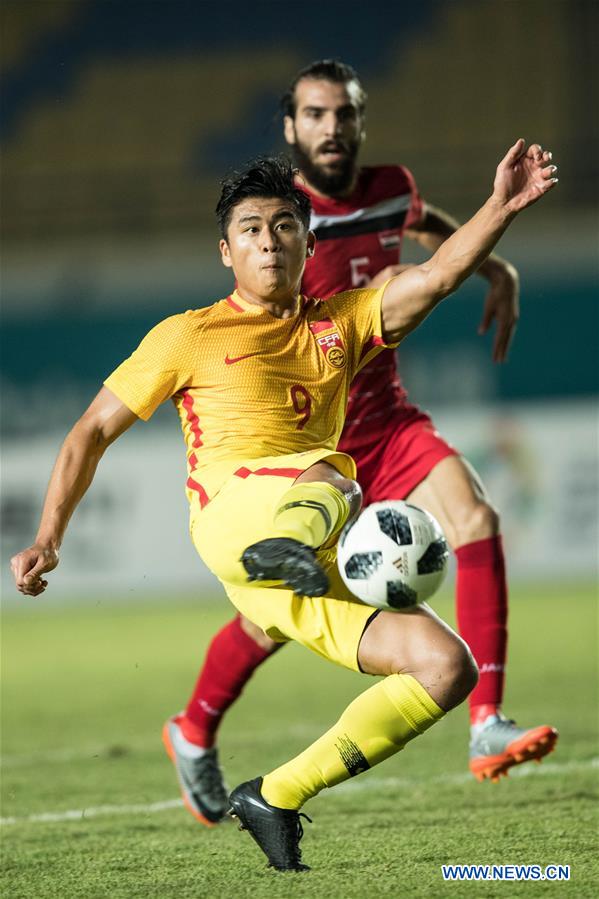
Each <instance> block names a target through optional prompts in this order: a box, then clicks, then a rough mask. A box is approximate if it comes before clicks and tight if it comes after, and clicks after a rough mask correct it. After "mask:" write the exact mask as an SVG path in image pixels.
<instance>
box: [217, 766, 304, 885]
mask: <svg viewBox="0 0 599 899" xmlns="http://www.w3.org/2000/svg"><path fill="white" fill-rule="evenodd" d="M261 786H262V778H261V777H256V778H255V780H248V781H246V783H243V784H240V785H239V786H238V787H235V789H234V790H233V792H232V793H231V795H230V796H229V802H230V803H231V809H230V810H229V814H230V815H231V817H232V818H237V819H238V820H239V829H240V830H247V831H248V832H249V833H250V834H251V836H252V837H253V839H254V840H255V841H256V843H257V844H258V846H259V847H260V849H261V850H262V852H263V853H264V854H265V856H266V857H267V859H268V866H269V868H276V870H277V871H309V870H310V868H309V866H308V865H304V864H302V853H301V849H300V848H299V842H300V840H301V838H302V837H303V835H304V829H303V827H302V823H301V821H300V812H296V811H293V809H287V808H276V807H275V806H274V805H269V804H268V802H267V801H266V799H264V797H263V796H262V793H261V792H260V788H261ZM302 817H303V818H306V820H308V821H310V822H311V818H308V816H307V815H302Z"/></svg>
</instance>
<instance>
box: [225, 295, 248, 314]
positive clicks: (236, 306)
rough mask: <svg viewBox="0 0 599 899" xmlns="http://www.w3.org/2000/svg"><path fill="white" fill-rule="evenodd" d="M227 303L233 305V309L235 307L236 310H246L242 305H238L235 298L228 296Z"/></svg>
mask: <svg viewBox="0 0 599 899" xmlns="http://www.w3.org/2000/svg"><path fill="white" fill-rule="evenodd" d="M225 303H227V304H228V305H229V306H230V307H231V309H234V310H235V312H244V311H245V310H244V309H242V308H241V306H238V305H237V303H236V302H235V300H233V299H232V298H231V297H227V299H226V300H225Z"/></svg>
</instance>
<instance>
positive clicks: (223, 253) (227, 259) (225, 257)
mask: <svg viewBox="0 0 599 899" xmlns="http://www.w3.org/2000/svg"><path fill="white" fill-rule="evenodd" d="M218 248H219V250H220V259H221V262H222V264H223V265H224V266H226V268H233V263H232V262H231V252H230V250H229V244H228V243H227V241H226V240H225V239H224V238H222V239H221V240H220V242H219V244H218Z"/></svg>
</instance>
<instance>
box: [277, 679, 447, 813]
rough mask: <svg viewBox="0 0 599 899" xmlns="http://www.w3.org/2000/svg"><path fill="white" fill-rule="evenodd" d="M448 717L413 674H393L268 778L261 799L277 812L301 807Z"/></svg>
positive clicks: (355, 700)
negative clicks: (279, 809)
mask: <svg viewBox="0 0 599 899" xmlns="http://www.w3.org/2000/svg"><path fill="white" fill-rule="evenodd" d="M444 714H445V712H444V711H443V709H441V708H439V706H438V705H437V703H436V702H435V701H434V699H432V697H431V696H430V695H429V694H428V693H427V692H426V690H425V689H424V687H422V686H421V685H420V684H419V683H418V681H417V680H416V679H415V678H414V677H412V676H411V675H410V674H391V675H389V677H386V678H385V679H384V680H382V681H379V683H378V684H375V686H374V687H371V688H370V689H369V690H366V691H365V692H364V693H361V694H360V696H358V697H357V698H356V699H354V701H353V702H351V703H350V704H349V705H348V707H347V708H346V710H345V711H344V712H343V714H342V715H341V718H340V719H339V721H338V722H337V724H335V726H334V727H332V728H331V729H330V730H329V731H327V733H326V734H324V735H323V736H322V737H320V739H318V740H317V741H316V742H315V743H312V745H311V746H309V747H308V748H307V749H306V750H304V752H302V753H301V754H300V755H298V756H296V758H294V759H292V760H291V761H290V762H287V763H286V764H285V765H281V767H280V768H277V769H276V770H275V771H272V772H271V773H270V774H267V775H266V777H265V778H264V781H263V784H262V795H263V796H264V798H265V799H266V801H267V802H269V803H270V804H271V805H275V806H277V807H278V808H291V809H298V808H301V807H302V805H303V804H304V802H306V800H308V799H310V798H311V797H312V796H316V794H317V793H319V792H320V791H321V790H322V789H323V788H324V787H332V786H334V785H335V784H338V783H341V782H342V781H344V780H347V779H348V778H350V777H354V776H355V775H356V774H360V773H361V772H362V771H366V770H367V769H368V768H372V767H373V765H378V763H379V762H382V761H383V760H384V759H386V758H388V757H389V756H391V755H394V754H395V753H396V752H399V750H400V749H403V747H404V746H405V745H406V743H407V742H409V740H412V739H413V738H414V737H417V736H418V735H419V734H421V733H424V731H425V730H427V729H428V728H429V727H431V725H433V724H434V723H435V721H438V720H439V719H440V718H442V717H443V715H444Z"/></svg>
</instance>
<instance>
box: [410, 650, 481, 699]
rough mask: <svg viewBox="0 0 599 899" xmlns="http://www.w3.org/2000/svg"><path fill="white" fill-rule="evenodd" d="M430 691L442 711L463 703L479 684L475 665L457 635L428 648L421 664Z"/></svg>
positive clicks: (471, 656)
mask: <svg viewBox="0 0 599 899" xmlns="http://www.w3.org/2000/svg"><path fill="white" fill-rule="evenodd" d="M421 669H422V676H423V678H424V682H425V683H427V684H429V685H430V689H429V692H430V693H431V695H432V696H433V698H434V699H435V700H436V701H437V702H438V703H439V705H440V706H441V708H443V709H444V710H445V711H449V709H452V708H454V706H456V705H459V704H460V703H461V702H463V701H464V700H465V699H466V697H467V696H468V694H469V693H471V692H472V690H473V689H474V687H475V686H476V684H477V683H478V667H477V665H476V662H475V661H474V657H473V655H472V653H471V652H470V649H469V647H468V645H467V644H466V643H465V642H464V640H462V638H461V637H459V636H458V635H457V634H453V635H452V638H451V639H449V640H445V641H443V645H442V646H441V647H439V646H436V647H434V650H432V651H431V654H430V658H429V659H428V660H426V661H425V660H423V662H422V663H421Z"/></svg>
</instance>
